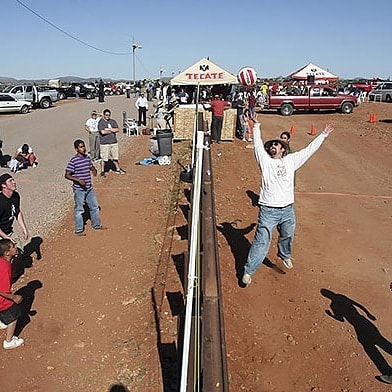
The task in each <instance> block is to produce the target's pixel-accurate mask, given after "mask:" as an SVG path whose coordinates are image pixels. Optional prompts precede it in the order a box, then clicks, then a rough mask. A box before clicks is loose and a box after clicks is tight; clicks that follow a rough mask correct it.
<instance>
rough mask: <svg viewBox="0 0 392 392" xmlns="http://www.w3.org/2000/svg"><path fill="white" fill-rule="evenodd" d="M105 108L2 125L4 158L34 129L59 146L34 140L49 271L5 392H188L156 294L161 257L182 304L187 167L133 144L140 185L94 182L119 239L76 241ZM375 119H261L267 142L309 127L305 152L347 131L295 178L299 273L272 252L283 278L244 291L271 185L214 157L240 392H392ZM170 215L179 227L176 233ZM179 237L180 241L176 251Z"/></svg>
mask: <svg viewBox="0 0 392 392" xmlns="http://www.w3.org/2000/svg"><path fill="white" fill-rule="evenodd" d="M104 106H105V107H106V106H108V107H111V108H112V109H113V112H114V116H113V117H114V118H116V119H118V120H121V118H120V116H121V114H122V111H123V110H126V109H127V108H128V107H131V108H132V106H133V105H132V104H131V103H130V102H129V101H127V100H126V99H125V98H124V97H113V98H110V101H109V102H108V104H107V105H104ZM97 108H98V109H99V107H98V104H97V103H96V102H91V101H80V102H78V103H67V104H65V105H59V106H58V107H56V108H53V109H50V111H48V112H47V113H46V114H45V116H42V117H41V115H40V113H38V112H37V113H32V114H31V116H30V117H23V118H22V117H21V118H19V117H18V118H17V119H16V118H15V117H7V118H0V130H1V135H2V137H3V139H5V141H6V145H8V143H10V144H11V142H12V144H13V145H14V146H15V147H17V146H18V145H19V144H21V143H23V142H24V141H26V136H25V135H26V133H23V134H21V133H18V132H16V131H17V130H21V129H24V130H25V132H30V133H29V134H30V135H35V136H37V135H39V134H41V133H40V132H41V131H42V135H43V136H42V137H43V138H44V139H45V141H46V143H47V144H45V148H43V147H42V148H41V147H40V145H41V143H36V142H35V140H34V142H33V141H31V139H30V140H27V141H29V142H31V143H32V144H33V145H34V146H35V147H36V149H37V153H38V155H39V159H40V165H39V167H38V168H37V169H29V170H28V171H26V172H23V173H21V174H22V176H20V177H17V181H18V185H19V190H20V193H21V194H22V202H23V208H24V210H25V211H26V216H27V217H26V220H27V221H28V222H29V223H30V226H31V227H32V231H33V233H34V235H37V236H38V235H41V236H42V237H43V240H44V242H43V244H42V259H41V260H39V261H37V260H34V261H33V266H32V267H31V268H30V269H26V270H25V275H24V276H23V277H22V278H21V279H19V281H18V282H17V284H16V288H23V287H25V286H26V285H27V284H28V283H29V282H33V283H30V285H29V286H28V287H29V293H30V296H31V297H32V294H34V298H32V299H34V301H32V299H31V301H30V302H32V305H31V309H30V310H32V311H34V312H31V314H30V316H29V320H26V321H28V323H26V325H25V327H24V328H23V330H22V333H21V336H23V337H24V338H25V339H26V345H25V346H24V347H23V348H20V349H17V350H13V351H10V352H3V354H2V356H1V359H0V375H1V376H0V391H3V390H4V391H9V390H12V391H35V392H52V391H56V392H58V391H59V392H62V391H71V390H72V391H79V390H80V391H81V390H91V391H98V392H100V391H102V392H107V391H109V389H110V387H111V386H112V385H117V388H118V389H117V390H122V391H126V388H128V389H129V390H131V391H140V392H142V391H143V392H145V391H151V392H157V391H165V392H166V391H170V390H175V382H174V381H173V378H171V377H170V374H168V373H169V372H168V369H167V368H163V369H162V367H161V360H162V353H163V350H162V347H165V348H166V349H167V350H166V353H168V352H169V351H170V348H171V349H173V350H174V351H175V346H176V344H175V340H176V337H175V333H176V325H177V324H176V316H175V315H173V313H172V310H171V309H170V307H169V306H168V304H167V303H164V305H163V312H164V318H165V322H164V323H161V324H160V328H161V329H162V330H161V331H160V332H161V335H160V336H161V338H162V337H163V340H162V341H158V338H157V336H158V333H157V326H156V319H155V315H154V308H153V305H152V295H151V290H152V288H153V286H154V282H155V281H156V276H157V275H156V274H157V270H159V268H158V267H159V261H160V256H161V254H163V253H168V254H169V255H170V256H171V257H170V259H169V260H170V263H169V265H168V269H167V271H166V278H167V281H166V286H165V288H164V292H165V293H175V292H180V291H181V290H182V286H181V282H180V276H179V275H180V271H181V268H182V267H183V266H181V265H180V263H181V255H182V253H183V252H184V251H185V250H186V236H182V235H181V233H183V232H184V226H185V225H186V219H185V218H184V213H181V211H184V210H186V206H187V200H186V197H185V193H186V192H185V191H186V189H187V187H186V186H185V185H181V188H180V192H179V195H178V200H177V207H176V209H175V210H173V205H175V204H176V203H173V200H172V199H171V195H172V194H173V191H174V190H175V189H176V188H175V179H176V176H177V175H178V172H179V170H180V167H178V166H176V165H175V164H172V165H171V166H170V167H160V166H155V165H154V166H148V167H141V166H136V165H135V164H134V163H135V162H137V161H139V160H140V159H142V158H144V157H146V156H148V155H149V153H148V151H147V150H148V137H139V138H130V139H128V138H126V137H125V136H121V145H122V146H123V147H124V149H123V151H124V152H125V151H126V154H125V155H123V156H122V162H123V163H122V166H123V167H124V168H125V169H126V170H127V175H126V176H115V175H110V176H109V177H108V178H106V179H97V180H96V181H95V188H96V190H97V194H98V199H99V202H100V205H101V207H102V220H103V223H104V224H105V225H107V226H108V227H109V230H107V232H104V233H103V232H102V233H96V232H92V231H91V230H89V229H88V230H87V236H86V237H85V238H75V237H74V235H73V232H72V229H73V222H72V216H71V205H72V192H71V190H70V188H69V184H67V182H66V181H65V180H63V172H64V167H65V163H66V161H67V160H68V158H69V157H70V156H71V155H72V154H73V149H72V140H73V139H74V138H75V137H80V136H84V133H83V132H84V131H83V129H82V127H81V124H82V123H83V121H84V120H85V119H86V118H87V117H86V116H88V113H89V112H90V111H91V109H97ZM129 110H133V109H129ZM373 112H374V113H375V114H376V117H377V119H378V120H379V119H391V118H392V106H391V105H388V104H379V103H377V104H374V103H365V104H362V105H361V106H360V107H359V108H357V109H356V110H355V112H354V114H352V115H341V114H335V113H327V114H296V115H294V116H292V117H288V118H287V117H281V116H278V115H277V114H275V113H271V114H265V113H263V114H260V115H259V120H260V122H261V123H262V125H263V129H264V134H265V136H266V137H267V138H269V137H271V138H272V137H275V136H277V135H278V134H279V133H280V131H282V130H288V129H290V127H291V125H295V135H294V136H293V139H292V145H293V147H294V148H295V149H296V150H298V149H300V148H302V147H303V146H305V145H306V144H307V143H308V142H309V141H310V140H312V137H311V136H310V135H308V132H309V130H310V127H311V125H312V124H313V125H314V126H315V128H316V130H317V132H320V131H321V130H322V127H323V126H324V124H325V123H327V122H333V123H334V124H335V128H336V130H335V131H334V133H333V134H332V135H331V136H330V137H329V138H328V140H327V141H326V142H325V144H324V145H323V146H322V147H321V149H320V151H319V152H317V154H316V155H315V156H314V157H313V158H312V159H311V160H310V161H309V162H308V163H307V164H306V165H305V166H304V167H303V168H302V169H301V170H300V171H299V172H298V173H297V183H296V213H297V221H298V225H297V231H296V237H295V243H294V255H293V256H294V257H293V262H294V269H293V270H290V271H287V270H284V268H283V267H282V266H281V265H280V263H279V262H278V261H277V260H276V256H275V255H276V248H274V247H272V248H271V251H270V254H269V259H270V260H271V264H268V265H267V264H266V265H264V266H263V267H261V268H260V270H259V271H258V272H257V274H256V275H255V276H254V279H253V282H252V284H251V285H250V286H249V287H248V288H246V289H243V288H240V287H239V285H238V280H237V276H236V272H237V271H236V268H237V269H240V268H241V267H242V265H243V263H244V261H245V258H246V254H247V251H248V249H249V246H250V242H251V240H252V235H253V230H252V226H251V225H252V224H253V223H255V222H256V219H257V207H256V206H254V204H253V200H254V195H255V194H257V193H258V191H259V182H260V174H259V171H258V168H257V165H256V162H255V160H254V156H253V151H252V150H251V149H248V148H245V147H246V143H244V142H242V141H239V140H235V141H234V142H225V143H222V144H220V145H214V146H213V151H212V156H213V161H214V162H213V163H214V167H213V175H214V181H215V197H216V208H217V222H218V239H219V245H220V260H221V271H222V284H223V295H224V306H225V326H226V341H227V353H228V364H229V374H230V382H231V390H232V391H255V392H272V391H274V392H275V391H276V392H286V391H287V392H289V391H299V392H302V391H328V392H330V391H366V392H368V391H371V392H373V391H385V390H388V386H386V385H385V384H381V383H380V382H379V381H378V380H377V379H376V378H375V377H376V376H377V375H379V374H381V372H384V371H391V368H390V366H391V365H392V357H391V355H392V352H391V350H390V345H391V341H392V334H391V325H392V316H391V315H390V312H387V309H389V308H390V305H389V304H390V301H392V293H391V292H390V291H389V282H390V281H391V280H392V276H391V259H390V257H391V256H390V255H391V254H392V245H391V241H390V233H391V231H392V213H391V211H392V209H391V200H392V176H391V174H390V170H391V167H392V159H391V155H390V149H391V141H392V137H391V125H390V124H388V123H383V122H376V123H374V124H370V123H369V122H368V119H369V114H370V113H373ZM52 131H53V132H52ZM37 137H38V136H37ZM40 137H41V136H40ZM37 140H38V139H37ZM174 149H175V151H174V152H175V154H176V157H175V158H178V157H181V156H182V155H184V154H187V153H188V149H187V144H186V143H185V142H183V143H178V144H175V145H174ZM34 170H36V172H35V171H34ZM41 170H42V172H41ZM173 184H174V185H173ZM57 198H58V199H57ZM35 205H37V206H36V207H35ZM45 205H48V206H50V205H54V206H55V208H54V209H52V207H50V208H47V209H48V210H50V211H51V210H53V211H57V209H58V210H59V214H58V215H60V217H57V216H55V217H53V218H58V223H57V224H54V226H53V230H52V231H51V232H50V234H49V235H46V234H41V230H40V229H41V228H40V222H41V220H44V221H45V222H46V220H45V215H46V213H45V211H46V209H45ZM169 210H171V212H173V211H174V216H175V219H174V220H173V221H170V222H169V221H168V212H169ZM30 211H31V212H30ZM34 211H36V212H34ZM36 215H38V218H37V217H36ZM54 215H56V214H54ZM50 219H52V217H51V218H50ZM50 219H49V220H50ZM49 220H48V222H49ZM45 224H46V225H49V224H48V223H45ZM169 224H170V225H174V226H175V227H176V229H177V230H176V233H178V234H176V235H175V236H174V237H173V238H172V240H171V242H169V243H167V242H165V240H164V238H165V234H166V233H167V230H168V225H169ZM185 227H186V226H185ZM169 228H170V227H169ZM45 231H46V230H44V232H45ZM185 231H186V229H185ZM40 286H42V287H40ZM365 308H366V309H367V311H368V312H369V313H371V314H372V316H370V315H369V314H368V313H366V312H365V311H364V309H365ZM331 315H335V317H331ZM373 316H374V317H373ZM374 318H375V320H374ZM383 338H384V340H383ZM388 344H389V345H388ZM380 346H382V348H381V350H380V352H379V354H378V351H377V349H376V347H380ZM388 350H389V353H388ZM166 363H167V361H166ZM172 375H173V374H171V376H172ZM121 388H122V389H121ZM112 391H114V389H112Z"/></svg>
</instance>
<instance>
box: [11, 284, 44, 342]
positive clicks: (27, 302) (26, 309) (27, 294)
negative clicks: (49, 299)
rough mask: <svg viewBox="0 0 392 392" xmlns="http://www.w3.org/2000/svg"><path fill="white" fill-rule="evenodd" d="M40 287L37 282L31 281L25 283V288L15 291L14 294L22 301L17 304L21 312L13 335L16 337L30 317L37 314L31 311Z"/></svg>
mask: <svg viewBox="0 0 392 392" xmlns="http://www.w3.org/2000/svg"><path fill="white" fill-rule="evenodd" d="M41 287H42V283H41V282H40V281H39V280H32V281H31V282H29V283H27V285H26V286H23V287H21V288H20V289H19V290H17V291H15V294H18V295H21V296H22V297H23V301H22V302H21V303H20V304H19V307H20V309H21V311H22V315H21V316H20V317H19V319H18V323H17V324H16V329H15V334H16V335H17V336H18V335H19V334H20V333H21V332H22V331H23V329H24V328H25V327H26V325H27V324H29V323H30V320H31V316H35V315H36V314H37V312H36V311H35V310H32V309H31V307H32V306H33V302H34V298H35V292H36V290H38V289H40V288H41Z"/></svg>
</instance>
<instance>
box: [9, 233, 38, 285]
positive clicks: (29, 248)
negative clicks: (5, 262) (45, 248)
mask: <svg viewBox="0 0 392 392" xmlns="http://www.w3.org/2000/svg"><path fill="white" fill-rule="evenodd" d="M42 242H43V240H42V238H41V237H32V238H31V240H30V242H29V243H28V244H27V245H25V246H24V247H23V249H20V248H18V249H19V254H18V256H17V257H15V258H14V259H13V261H12V283H15V282H16V281H17V280H18V279H19V278H20V277H21V276H22V275H23V274H24V270H25V269H26V268H31V267H32V265H33V257H32V254H33V253H35V254H36V256H37V260H41V258H42V254H41V244H42Z"/></svg>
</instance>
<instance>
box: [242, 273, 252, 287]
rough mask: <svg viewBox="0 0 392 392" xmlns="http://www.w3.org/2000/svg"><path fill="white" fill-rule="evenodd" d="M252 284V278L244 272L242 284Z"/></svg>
mask: <svg viewBox="0 0 392 392" xmlns="http://www.w3.org/2000/svg"><path fill="white" fill-rule="evenodd" d="M250 282H252V277H251V276H250V275H249V274H247V273H246V272H244V275H243V276H242V283H243V284H246V285H248V284H250Z"/></svg>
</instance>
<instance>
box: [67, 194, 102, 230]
mask: <svg viewBox="0 0 392 392" xmlns="http://www.w3.org/2000/svg"><path fill="white" fill-rule="evenodd" d="M73 191H74V200H75V208H74V217H75V232H76V233H79V232H81V231H83V230H84V221H83V213H84V203H86V204H87V206H88V208H89V210H90V219H91V225H92V227H93V228H97V227H99V226H101V219H100V217H99V206H98V201H97V197H96V196H95V192H94V189H93V188H91V189H89V190H79V189H74V190H73Z"/></svg>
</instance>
